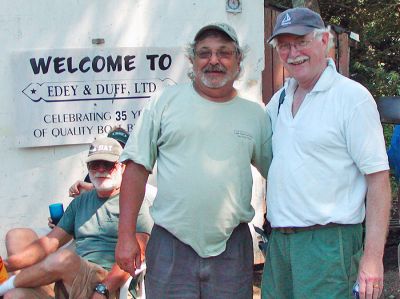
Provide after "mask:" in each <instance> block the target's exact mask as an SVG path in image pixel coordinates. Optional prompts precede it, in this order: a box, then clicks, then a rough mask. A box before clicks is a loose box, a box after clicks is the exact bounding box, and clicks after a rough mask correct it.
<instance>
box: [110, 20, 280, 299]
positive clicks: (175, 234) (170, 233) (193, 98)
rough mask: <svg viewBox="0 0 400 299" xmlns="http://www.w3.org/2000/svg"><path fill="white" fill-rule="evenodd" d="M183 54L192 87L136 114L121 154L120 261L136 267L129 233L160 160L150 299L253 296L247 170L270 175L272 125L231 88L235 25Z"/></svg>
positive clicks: (238, 52)
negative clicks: (187, 59) (189, 68)
mask: <svg viewBox="0 0 400 299" xmlns="http://www.w3.org/2000/svg"><path fill="white" fill-rule="evenodd" d="M188 54H189V57H190V61H191V63H192V64H193V72H192V74H191V77H192V78H193V82H192V83H190V84H181V85H177V86H172V87H170V88H167V89H166V90H165V91H164V92H163V93H162V94H161V95H160V96H159V97H158V98H157V99H155V100H152V101H151V102H150V103H149V105H148V106H147V107H146V108H145V109H143V110H142V113H141V116H140V119H139V120H138V122H137V124H136V125H135V129H134V132H133V133H132V134H131V137H130V139H129V140H128V142H127V144H126V146H125V148H124V152H123V153H122V155H121V158H120V161H123V162H124V163H126V165H127V166H126V171H125V173H124V177H123V183H122V186H121V197H120V206H121V218H120V219H121V220H120V225H119V239H118V244H117V249H116V258H117V262H118V264H119V265H120V267H121V268H122V269H124V270H126V271H128V272H130V273H133V272H134V271H135V269H136V268H138V267H140V248H139V246H138V243H137V240H136V239H135V237H134V235H135V234H134V233H135V230H134V229H135V224H136V219H137V213H138V211H139V208H140V205H141V202H142V199H143V195H144V190H145V185H146V181H147V178H148V175H149V173H150V172H151V171H152V169H153V166H154V164H155V162H156V161H157V187H158V193H157V196H156V198H155V201H154V204H153V206H152V207H151V209H150V213H151V215H152V218H153V219H154V223H155V225H154V228H153V230H152V235H151V237H150V240H149V246H148V248H147V251H146V261H147V262H146V264H147V269H148V270H147V273H146V280H145V285H146V297H147V298H150V299H153V298H155V299H162V298H219V299H221V298H229V299H232V298H237V299H241V298H243V299H245V298H246V299H247V298H252V265H253V247H252V239H251V234H250V231H249V227H248V224H247V223H248V222H250V221H251V220H252V218H253V216H254V209H253V208H252V206H251V204H250V201H251V190H252V173H251V165H254V166H255V167H256V168H257V169H258V170H259V171H260V173H261V174H262V175H263V176H264V177H266V175H267V171H268V168H269V164H270V160H271V156H272V154H271V127H270V123H269V119H268V118H267V117H266V115H265V113H264V111H263V109H262V108H261V105H259V104H257V103H255V102H251V101H248V100H245V99H243V98H241V97H239V96H238V94H237V91H236V90H235V89H234V87H233V82H234V81H235V80H236V79H237V77H238V75H239V73H240V69H241V65H240V64H241V62H242V60H243V51H242V48H241V47H240V46H239V41H238V37H237V35H236V32H235V31H234V29H233V28H232V27H231V26H229V25H227V24H220V23H219V24H211V25H208V26H205V27H203V28H201V29H200V30H199V32H198V33H197V34H196V35H195V38H194V42H193V43H192V45H191V49H190V50H189V53H188Z"/></svg>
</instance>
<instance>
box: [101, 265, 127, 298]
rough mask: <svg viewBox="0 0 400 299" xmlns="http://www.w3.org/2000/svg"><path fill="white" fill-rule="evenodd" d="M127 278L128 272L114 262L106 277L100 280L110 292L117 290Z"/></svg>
mask: <svg viewBox="0 0 400 299" xmlns="http://www.w3.org/2000/svg"><path fill="white" fill-rule="evenodd" d="M128 278H129V273H127V272H125V271H123V270H122V269H121V268H120V267H119V266H118V265H117V264H114V266H113V267H112V269H111V270H110V272H109V273H108V275H107V277H106V278H105V279H104V280H103V281H102V283H103V284H105V285H106V286H107V289H108V290H109V291H110V292H114V291H116V290H118V289H119V288H120V287H121V286H122V285H123V284H124V283H125V281H126V280H127V279H128Z"/></svg>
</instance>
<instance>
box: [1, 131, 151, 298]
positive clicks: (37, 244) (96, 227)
mask: <svg viewBox="0 0 400 299" xmlns="http://www.w3.org/2000/svg"><path fill="white" fill-rule="evenodd" d="M121 152H122V147H121V145H120V144H119V143H118V141H116V140H114V139H112V138H108V137H106V138H99V139H96V140H95V141H94V142H93V143H92V145H91V147H90V150H89V155H88V158H87V160H86V162H87V167H88V170H89V176H90V179H91V182H92V183H93V185H94V190H92V191H88V192H85V193H82V194H81V195H80V196H78V197H76V198H75V199H74V200H73V201H72V202H71V204H70V205H69V206H68V208H67V210H66V211H65V214H64V215H63V217H62V218H61V220H60V222H59V223H58V225H57V226H56V227H55V228H54V229H53V230H52V231H51V232H50V233H48V234H47V235H46V236H44V237H41V238H38V239H36V240H34V241H33V242H31V241H32V240H21V241H20V242H21V243H20V244H19V245H18V246H17V247H18V248H17V247H15V246H14V247H13V248H14V250H12V252H9V257H8V259H7V260H6V261H5V265H6V268H7V270H8V271H17V270H21V269H22V270H21V271H19V272H18V273H17V274H16V275H15V276H12V277H10V279H9V280H8V281H6V282H5V283H3V284H2V285H0V295H4V294H5V295H4V298H14V299H15V298H52V297H53V292H52V290H51V288H49V287H47V286H48V285H49V284H51V283H53V282H56V287H55V293H56V296H57V298H92V299H95V298H105V296H107V298H115V296H116V293H117V292H118V289H119V287H120V286H121V285H123V284H124V282H125V281H126V279H127V278H128V277H129V274H128V273H126V272H124V271H122V270H121V269H120V268H119V267H118V265H116V264H115V257H114V256H115V246H116V243H117V230H118V218H119V192H120V186H121V180H122V174H123V171H124V168H125V166H124V165H123V164H121V163H119V162H118V159H119V157H120V154H121ZM143 207H144V208H143V209H142V210H141V213H140V217H139V221H138V224H137V225H138V226H137V228H136V231H137V235H136V237H137V238H138V240H139V243H140V246H141V247H144V248H145V246H146V242H147V239H148V234H149V233H150V230H151V226H152V221H151V218H150V217H149V214H148V211H147V209H148V207H145V206H143ZM72 238H74V239H75V241H76V250H75V251H71V250H69V249H59V248H60V247H61V246H63V245H64V244H66V243H67V242H68V241H70V240H71V239H72ZM24 242H25V244H24ZM8 249H9V248H8ZM141 258H142V259H143V256H142V257H141Z"/></svg>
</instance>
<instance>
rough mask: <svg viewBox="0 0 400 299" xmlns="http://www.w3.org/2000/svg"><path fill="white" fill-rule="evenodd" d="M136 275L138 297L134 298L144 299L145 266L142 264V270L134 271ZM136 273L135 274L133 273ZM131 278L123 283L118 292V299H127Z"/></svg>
mask: <svg viewBox="0 0 400 299" xmlns="http://www.w3.org/2000/svg"><path fill="white" fill-rule="evenodd" d="M136 271H137V273H138V274H137V275H140V278H139V285H140V286H139V290H140V291H139V296H138V297H136V299H146V292H145V289H144V275H145V274H146V264H145V263H143V264H142V268H141V269H138V270H136ZM135 273H136V272H135ZM132 279H133V278H132V276H131V277H129V278H128V279H127V281H126V282H125V283H124V285H123V286H122V287H121V288H120V290H119V299H127V298H128V292H129V286H130V284H131V281H132Z"/></svg>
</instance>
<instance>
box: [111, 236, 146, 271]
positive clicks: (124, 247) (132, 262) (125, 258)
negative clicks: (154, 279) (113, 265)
mask: <svg viewBox="0 0 400 299" xmlns="http://www.w3.org/2000/svg"><path fill="white" fill-rule="evenodd" d="M115 259H116V262H117V264H118V266H119V267H120V268H121V269H122V270H124V271H126V272H128V273H129V274H130V275H131V276H132V277H134V276H135V270H136V269H138V268H140V265H141V249H140V246H139V243H138V241H137V239H136V237H134V236H132V237H130V236H129V237H128V238H124V239H123V240H122V239H120V238H118V243H117V247H116V249H115Z"/></svg>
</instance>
